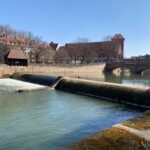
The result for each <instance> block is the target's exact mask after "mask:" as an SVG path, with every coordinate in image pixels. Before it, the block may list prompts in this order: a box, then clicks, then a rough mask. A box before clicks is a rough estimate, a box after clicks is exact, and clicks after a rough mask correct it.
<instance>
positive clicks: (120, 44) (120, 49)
mask: <svg viewBox="0 0 150 150" xmlns="http://www.w3.org/2000/svg"><path fill="white" fill-rule="evenodd" d="M111 40H112V42H114V43H115V45H116V51H117V55H118V60H122V59H123V58H124V40H125V38H124V37H123V36H122V34H115V35H114V36H113V37H112V39H111Z"/></svg>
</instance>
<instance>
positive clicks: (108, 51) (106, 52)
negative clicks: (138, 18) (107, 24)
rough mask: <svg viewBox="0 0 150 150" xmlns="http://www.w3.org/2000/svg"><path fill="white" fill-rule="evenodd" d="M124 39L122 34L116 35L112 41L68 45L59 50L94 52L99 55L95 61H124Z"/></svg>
mask: <svg viewBox="0 0 150 150" xmlns="http://www.w3.org/2000/svg"><path fill="white" fill-rule="evenodd" d="M124 40H125V39H124V37H123V36H122V35H121V34H116V35H114V36H113V37H112V38H111V40H110V41H102V42H86V43H67V44H65V46H61V47H60V48H59V49H58V50H65V51H70V50H72V49H73V50H78V51H85V52H86V51H87V50H88V51H93V52H95V53H96V54H97V58H95V61H98V62H99V61H107V60H122V59H123V57H124Z"/></svg>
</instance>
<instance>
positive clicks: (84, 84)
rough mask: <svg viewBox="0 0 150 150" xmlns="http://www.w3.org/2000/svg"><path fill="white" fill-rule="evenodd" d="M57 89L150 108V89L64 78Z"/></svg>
mask: <svg viewBox="0 0 150 150" xmlns="http://www.w3.org/2000/svg"><path fill="white" fill-rule="evenodd" d="M56 89H58V90H63V91H70V92H75V93H79V94H84V95H88V96H94V97H100V98H103V99H107V100H111V101H115V102H118V103H124V104H127V105H135V106H138V107H141V108H150V88H144V87H143V88H138V87H131V86H125V85H121V84H114V83H105V82H97V81H89V80H82V79H72V78H62V79H61V80H60V82H59V83H58V84H57V86H56Z"/></svg>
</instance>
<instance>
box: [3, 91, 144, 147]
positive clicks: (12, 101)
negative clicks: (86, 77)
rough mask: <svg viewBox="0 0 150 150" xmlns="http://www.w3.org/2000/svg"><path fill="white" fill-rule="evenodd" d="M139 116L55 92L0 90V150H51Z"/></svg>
mask: <svg viewBox="0 0 150 150" xmlns="http://www.w3.org/2000/svg"><path fill="white" fill-rule="evenodd" d="M140 113H141V112H137V111H135V110H133V109H130V108H127V107H125V106H122V105H119V104H116V103H111V102H107V101H102V100H99V99H94V98H89V97H86V96H80V95H75V94H69V93H64V92H60V91H55V90H46V91H37V92H35V91H34V92H27V93H21V94H20V93H16V92H12V93H10V92H8V91H5V90H0V149H1V150H55V149H58V148H60V147H62V146H65V145H66V144H70V143H73V142H76V141H78V140H80V139H81V138H83V137H85V136H88V135H90V134H93V133H95V132H97V131H98V130H101V129H103V128H106V127H110V126H112V125H114V124H116V123H120V122H122V121H124V120H126V119H128V118H131V117H134V116H135V115H138V114H140Z"/></svg>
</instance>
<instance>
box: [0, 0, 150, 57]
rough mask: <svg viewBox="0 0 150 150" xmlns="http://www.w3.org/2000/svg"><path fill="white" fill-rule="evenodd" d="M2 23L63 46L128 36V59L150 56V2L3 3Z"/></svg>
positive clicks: (33, 0)
mask: <svg viewBox="0 0 150 150" xmlns="http://www.w3.org/2000/svg"><path fill="white" fill-rule="evenodd" d="M0 3H1V8H0V24H9V25H10V26H12V27H13V28H16V29H20V30H25V31H31V32H32V33H34V34H35V35H38V36H41V37H42V39H43V40H46V41H54V42H58V43H59V44H61V45H62V44H64V43H67V42H72V41H74V40H75V39H76V38H77V37H83V38H89V40H90V41H101V40H102V39H103V37H104V36H106V35H114V34H115V33H121V34H122V35H123V36H124V37H125V39H126V40H125V56H126V57H128V56H133V55H140V54H141V55H143V54H146V53H148V54H150V0H0Z"/></svg>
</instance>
